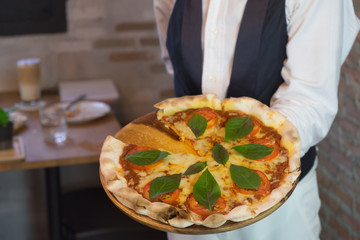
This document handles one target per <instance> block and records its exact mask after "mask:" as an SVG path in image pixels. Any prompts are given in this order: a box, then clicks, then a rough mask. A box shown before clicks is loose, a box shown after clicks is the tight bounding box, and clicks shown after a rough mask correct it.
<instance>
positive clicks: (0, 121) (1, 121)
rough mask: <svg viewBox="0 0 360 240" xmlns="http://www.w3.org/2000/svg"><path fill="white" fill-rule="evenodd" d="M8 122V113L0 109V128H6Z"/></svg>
mask: <svg viewBox="0 0 360 240" xmlns="http://www.w3.org/2000/svg"><path fill="white" fill-rule="evenodd" d="M9 121H10V116H9V113H8V112H7V111H6V110H3V109H2V108H0V126H2V127H6V126H7V124H8V123H9Z"/></svg>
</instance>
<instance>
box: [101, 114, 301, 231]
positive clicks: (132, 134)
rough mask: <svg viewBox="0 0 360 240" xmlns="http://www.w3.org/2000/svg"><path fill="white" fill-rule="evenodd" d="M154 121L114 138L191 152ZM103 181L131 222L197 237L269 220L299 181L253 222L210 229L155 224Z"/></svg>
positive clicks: (129, 128) (128, 127) (147, 119)
mask: <svg viewBox="0 0 360 240" xmlns="http://www.w3.org/2000/svg"><path fill="white" fill-rule="evenodd" d="M155 120H156V112H152V113H149V114H147V115H144V116H142V117H140V118H138V119H136V120H134V121H133V122H131V123H129V124H128V125H126V126H125V127H123V128H122V129H120V130H119V131H118V132H117V133H116V134H115V135H114V137H115V138H117V139H120V140H121V141H123V142H125V143H132V144H136V145H139V144H145V145H147V146H150V147H155V148H158V147H160V148H162V149H165V150H166V149H167V147H168V145H170V144H169V143H170V142H171V141H177V142H178V147H179V149H177V150H179V151H182V152H187V151H189V149H188V146H187V145H186V144H182V143H181V142H179V141H178V137H177V136H176V134H174V133H173V132H172V131H170V130H169V129H167V128H166V127H165V126H164V125H163V124H162V123H160V122H159V121H155ZM159 134H161V137H159V136H160V135H159ZM136 136H141V137H140V138H139V137H136ZM159 139H163V140H164V141H160V140H159ZM171 145H172V146H174V145H173V144H171ZM172 150H174V149H172ZM100 180H101V184H102V186H103V188H104V191H105V193H106V194H107V196H108V197H109V198H110V200H111V201H112V202H113V204H115V206H116V207H117V208H118V209H120V210H121V211H122V212H123V213H125V214H126V215H128V216H129V217H131V218H132V219H134V220H136V221H138V222H139V223H142V224H144V225H146V226H148V227H151V228H154V229H157V230H161V231H164V232H172V233H180V234H194V235H197V234H213V233H222V232H227V231H232V230H236V229H239V228H243V227H246V226H248V225H251V224H253V223H255V222H257V221H259V220H261V219H263V218H265V217H267V216H268V215H270V214H271V213H273V212H274V211H275V210H276V209H278V208H279V207H280V206H281V205H283V204H284V203H285V201H286V200H287V199H288V198H289V196H290V195H291V194H292V192H293V190H294V189H295V186H296V184H297V181H298V180H296V181H295V182H294V183H293V185H292V189H291V190H290V191H289V192H288V194H287V195H286V196H284V198H282V199H281V200H280V201H279V202H278V203H276V204H275V205H274V206H272V207H271V208H269V209H268V210H266V211H264V212H262V213H260V214H259V215H257V216H255V217H254V218H252V219H247V220H244V221H241V222H232V221H227V222H226V223H225V224H223V225H221V226H220V227H217V228H208V227H205V226H199V225H191V226H189V227H186V228H176V227H173V226H171V225H168V224H164V223H161V222H159V221H156V220H154V219H152V218H150V217H148V216H145V215H140V214H138V213H136V212H135V211H134V210H132V209H130V208H128V207H126V206H125V205H123V204H122V203H121V202H120V201H118V200H117V198H116V197H115V195H114V194H113V193H111V192H110V191H109V190H108V189H107V188H106V183H105V180H104V177H103V176H102V174H101V171H100Z"/></svg>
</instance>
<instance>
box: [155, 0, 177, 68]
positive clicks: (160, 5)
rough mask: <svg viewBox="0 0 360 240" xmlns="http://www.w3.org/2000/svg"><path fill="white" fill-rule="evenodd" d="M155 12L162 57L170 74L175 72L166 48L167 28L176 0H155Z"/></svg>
mask: <svg viewBox="0 0 360 240" xmlns="http://www.w3.org/2000/svg"><path fill="white" fill-rule="evenodd" d="M153 3H154V14H155V20H156V26H157V32H158V35H159V41H160V48H161V58H162V59H163V61H164V63H165V66H166V70H167V71H168V73H169V74H174V71H173V67H172V65H171V61H170V58H169V53H168V51H167V49H166V37H167V28H168V24H169V19H170V15H171V12H172V9H173V7H174V4H175V0H154V2H153Z"/></svg>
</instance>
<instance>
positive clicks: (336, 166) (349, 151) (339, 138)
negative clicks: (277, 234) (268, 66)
mask: <svg viewBox="0 0 360 240" xmlns="http://www.w3.org/2000/svg"><path fill="white" fill-rule="evenodd" d="M354 5H355V9H356V11H357V15H358V16H360V1H359V0H354ZM359 160H360V37H359V36H358V39H357V40H356V43H355V45H354V46H353V49H352V51H351V52H350V55H349V56H348V58H347V60H346V62H345V63H344V65H343V68H342V73H341V80H340V85H339V113H338V115H337V117H336V119H335V122H334V124H333V126H332V128H331V130H330V133H329V135H328V136H327V138H326V139H325V140H324V141H322V142H321V143H320V144H319V167H318V179H319V190H320V198H321V200H322V207H321V210H320V218H321V223H322V232H321V239H323V240H343V239H354V240H355V239H360V162H359Z"/></svg>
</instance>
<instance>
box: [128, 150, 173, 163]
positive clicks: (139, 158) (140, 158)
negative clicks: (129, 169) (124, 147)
mask: <svg viewBox="0 0 360 240" xmlns="http://www.w3.org/2000/svg"><path fill="white" fill-rule="evenodd" d="M169 155H170V153H168V152H165V151H160V150H147V151H140V152H136V153H132V154H129V155H127V156H126V157H125V158H126V159H128V160H129V161H130V162H132V163H133V164H136V165H140V166H146V165H150V164H153V163H155V162H157V161H159V160H160V159H163V158H165V157H167V156H169Z"/></svg>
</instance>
